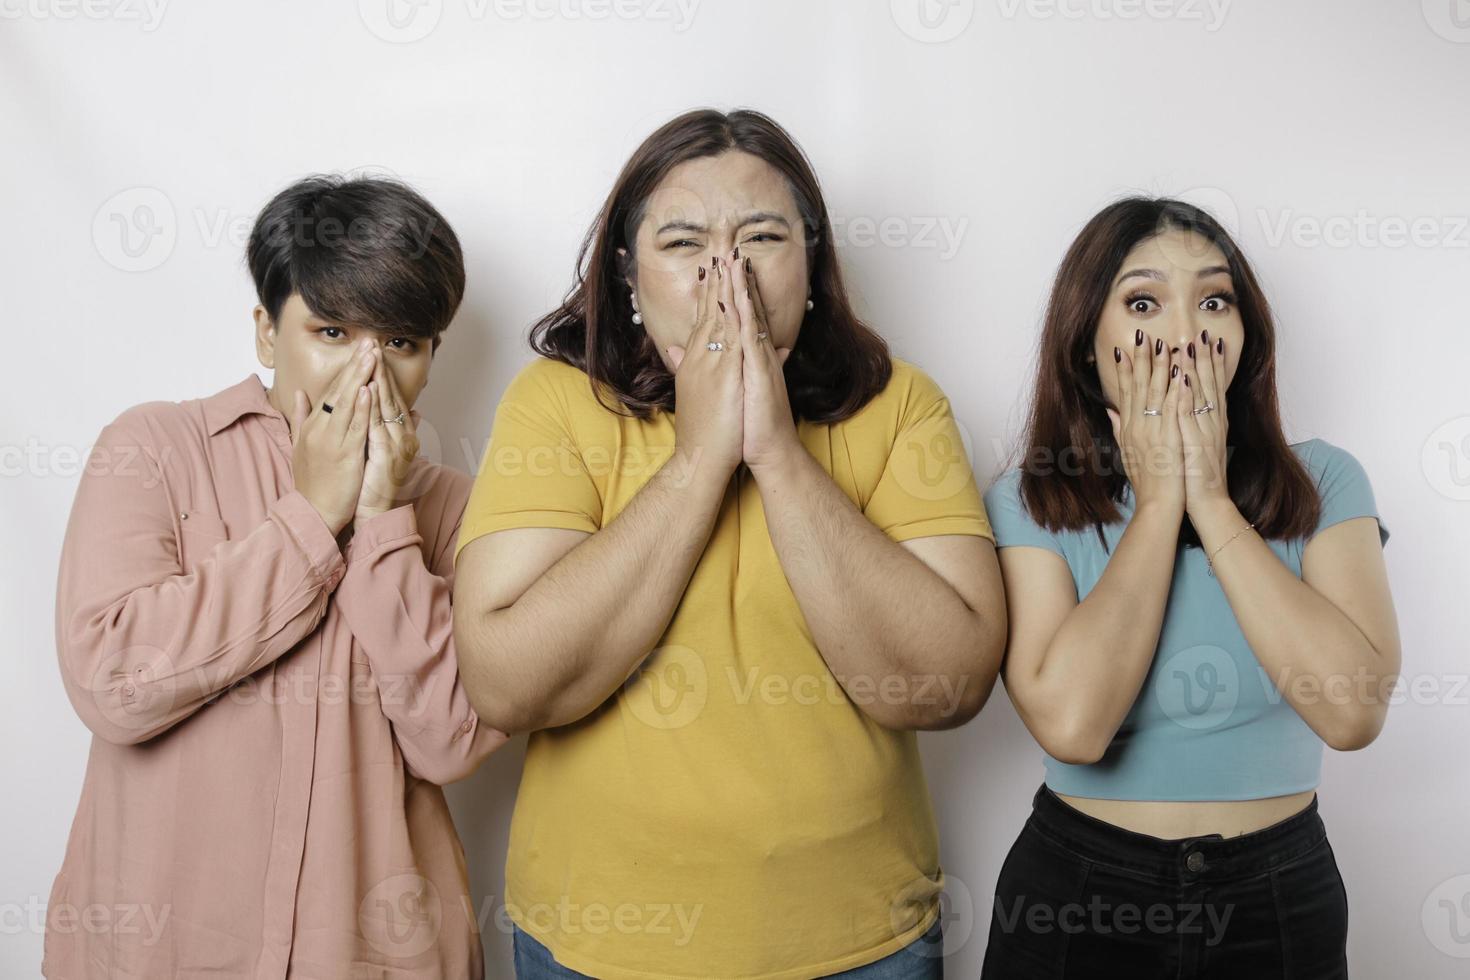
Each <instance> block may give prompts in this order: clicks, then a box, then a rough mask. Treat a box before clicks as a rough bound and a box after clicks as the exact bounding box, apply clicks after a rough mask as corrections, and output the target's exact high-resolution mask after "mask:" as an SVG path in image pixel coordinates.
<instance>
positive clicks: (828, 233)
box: [530, 109, 893, 422]
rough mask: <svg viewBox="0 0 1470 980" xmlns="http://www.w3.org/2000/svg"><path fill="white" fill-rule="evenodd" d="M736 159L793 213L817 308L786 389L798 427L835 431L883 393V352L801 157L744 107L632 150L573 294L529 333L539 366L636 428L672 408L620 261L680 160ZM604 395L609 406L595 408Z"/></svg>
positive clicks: (685, 118)
mask: <svg viewBox="0 0 1470 980" xmlns="http://www.w3.org/2000/svg"><path fill="white" fill-rule="evenodd" d="M727 150H740V151H742V152H745V153H749V154H751V155H752V156H756V157H759V158H760V159H762V160H764V161H765V162H766V163H768V164H770V165H771V166H773V167H775V168H776V169H777V170H778V171H780V172H781V173H782V174H783V175H784V176H785V178H786V180H787V182H788V184H789V186H790V188H791V193H792V196H793V197H794V198H795V199H796V205H797V208H798V210H799V211H800V212H801V218H802V223H803V224H804V225H805V231H806V242H807V259H808V261H807V268H808V270H809V274H810V276H811V293H812V300H813V301H814V308H813V309H812V310H811V311H810V312H808V313H807V315H806V319H805V320H803V321H802V326H801V331H800V333H799V334H798V336H797V340H796V346H795V347H794V348H792V351H791V354H790V355H789V356H788V357H787V358H786V365H785V374H786V387H787V392H788V395H789V398H790V401H791V411H792V414H793V415H794V416H795V418H796V419H798V420H801V419H806V420H808V421H811V422H838V421H841V420H843V419H845V418H847V417H849V416H851V415H852V414H853V413H855V412H856V411H857V410H858V409H860V408H862V407H863V405H865V404H867V402H868V401H869V400H870V399H871V398H872V397H873V396H874V395H876V394H878V392H880V391H882V390H883V388H884V387H885V386H887V384H888V380H889V377H890V376H891V374H892V371H893V365H892V362H891V361H890V359H889V353H888V345H887V344H886V343H885V342H884V341H883V339H882V338H881V337H879V336H878V335H877V334H876V333H874V332H873V331H872V330H871V329H869V328H868V327H867V326H865V325H864V324H863V323H862V322H861V321H860V320H859V319H858V318H857V316H856V314H854V313H853V311H852V306H851V304H849V302H848V299H847V290H846V288H845V287H844V286H843V284H842V271H841V269H840V268H839V267H838V264H837V251H836V249H835V248H834V246H833V241H832V238H833V235H832V223H831V220H830V218H829V217H828V215H827V205H826V202H825V201H824V200H823V199H822V192H821V188H820V186H819V185H818V183H817V177H816V174H815V173H813V171H812V167H811V164H810V163H809V162H808V161H807V158H806V156H805V154H803V153H802V151H801V148H800V147H798V146H797V145H796V142H795V141H794V140H793V139H792V138H791V136H790V135H789V134H788V133H787V132H786V131H785V130H784V129H782V128H781V127H780V126H779V125H778V124H777V123H776V122H775V120H773V119H771V118H770V117H768V116H766V115H763V114H762V113H759V112H755V111H753V110H749V109H741V110H738V111H735V112H730V113H723V112H718V111H716V110H713V109H697V110H694V111H692V112H686V113H684V114H683V115H681V116H679V117H677V118H675V119H672V120H670V121H669V122H667V123H665V124H664V125H663V126H661V127H659V129H658V130H657V131H655V132H654V133H653V135H651V136H649V137H648V138H647V139H646V140H644V141H643V143H642V145H640V146H639V147H638V149H636V150H635V151H633V155H632V157H631V158H629V160H628V162H627V163H626V164H624V165H623V170H622V172H621V173H620V174H618V178H617V180H616V181H615V182H614V184H613V189H612V192H611V193H610V194H609V195H608V197H607V201H606V202H605V203H604V204H603V206H602V210H601V211H600V212H599V214H598V215H597V218H596V220H595V221H593V223H592V227H591V228H590V229H589V230H588V232H587V236H586V238H585V239H584V240H583V242H582V249H581V252H580V254H579V255H578V257H577V269H576V274H575V277H574V279H573V282H572V288H571V289H570V291H568V293H567V296H566V299H565V300H564V301H563V302H562V304H561V306H560V307H558V308H557V309H555V310H553V311H552V312H550V313H548V314H546V315H545V316H544V317H542V318H541V319H540V320H539V321H537V323H536V324H535V326H533V327H532V328H531V335H530V343H531V347H532V349H533V350H535V351H536V352H537V353H538V354H540V355H542V356H543V357H550V358H555V359H556V360H559V361H564V362H565V363H567V364H570V365H572V366H573V367H577V368H580V369H581V370H582V371H584V372H586V374H587V376H588V378H589V379H591V381H592V386H593V391H594V393H596V395H597V397H598V399H599V401H602V403H603V404H604V405H606V406H607V407H608V408H609V409H611V410H613V411H621V412H623V413H625V414H631V415H634V416H636V417H638V418H641V419H648V418H651V417H652V416H653V414H654V412H655V411H657V410H660V409H662V410H664V411H672V410H673V408H674V376H673V375H672V374H670V373H669V371H668V369H667V368H666V367H665V366H664V363H663V361H662V360H661V359H660V358H659V355H658V351H657V349H656V348H655V345H654V342H653V339H652V338H651V337H649V335H648V334H647V333H646V332H645V331H644V329H643V328H642V327H640V326H638V325H636V324H634V323H633V322H632V320H631V315H632V312H633V311H632V308H631V307H630V305H629V303H628V294H627V290H628V287H629V285H630V281H629V278H628V272H629V270H628V269H627V268H626V267H625V266H624V264H623V262H621V261H620V259H619V250H620V249H623V250H626V255H627V257H628V261H633V260H635V259H636V255H635V252H634V244H635V239H636V237H637V228H638V225H639V223H640V222H641V221H642V219H643V213H644V208H645V206H646V204H647V201H648V198H649V196H650V195H651V194H652V193H653V191H654V189H655V188H657V187H658V185H659V183H660V181H662V180H663V178H664V177H665V176H666V175H667V174H668V173H669V171H671V170H672V169H673V168H674V167H676V166H678V165H679V164H681V163H684V162H685V161H688V160H694V159H698V158H700V157H709V156H717V155H719V154H721V153H724V152H726V151H727ZM599 386H605V387H606V388H607V389H608V391H609V392H610V393H611V395H612V397H613V398H614V399H615V400H616V401H617V402H618V405H617V406H614V405H609V404H608V403H607V402H606V401H604V400H603V393H602V392H601V391H599V390H598V388H599Z"/></svg>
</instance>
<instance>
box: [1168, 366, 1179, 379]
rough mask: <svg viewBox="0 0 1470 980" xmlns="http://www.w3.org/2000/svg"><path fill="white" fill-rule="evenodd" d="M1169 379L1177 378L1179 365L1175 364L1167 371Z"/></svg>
mask: <svg viewBox="0 0 1470 980" xmlns="http://www.w3.org/2000/svg"><path fill="white" fill-rule="evenodd" d="M1169 377H1171V378H1177V377H1179V365H1177V364H1176V365H1174V366H1173V367H1171V368H1170V369H1169Z"/></svg>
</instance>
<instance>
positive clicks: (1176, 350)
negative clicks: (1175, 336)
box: [1169, 347, 1179, 354]
mask: <svg viewBox="0 0 1470 980" xmlns="http://www.w3.org/2000/svg"><path fill="white" fill-rule="evenodd" d="M1169 353H1170V354H1177V353H1179V348H1178V347H1174V348H1171V349H1170V351H1169Z"/></svg>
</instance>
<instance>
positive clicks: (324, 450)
mask: <svg viewBox="0 0 1470 980" xmlns="http://www.w3.org/2000/svg"><path fill="white" fill-rule="evenodd" d="M372 373H373V351H372V341H371V340H364V341H363V342H362V344H360V345H359V346H358V349H357V351H356V352H354V354H353V357H352V358H351V360H349V361H348V362H347V363H346V364H344V365H343V366H342V369H341V370H340V371H338V372H337V377H336V378H335V379H334V380H333V381H332V385H331V387H330V388H329V389H327V394H326V396H325V397H324V398H323V404H326V405H331V406H332V411H330V412H327V411H325V410H323V408H322V406H321V405H315V406H313V405H312V404H311V402H310V400H309V399H308V398H307V397H306V393H305V392H303V391H301V390H300V389H297V391H296V395H295V404H294V405H293V406H292V408H293V410H292V413H291V417H292V422H291V444H292V450H291V475H292V477H293V480H294V482H295V485H296V489H297V490H300V491H301V494H302V496H304V497H305V498H306V499H307V500H309V501H310V502H311V505H312V506H313V507H315V508H316V511H317V513H318V514H320V515H321V516H322V520H324V521H326V523H327V526H328V527H330V528H331V529H332V534H334V535H336V534H340V533H341V531H342V529H343V528H344V527H346V526H347V525H348V524H349V523H351V522H352V515H353V514H354V513H355V512H356V510H357V498H358V496H359V495H360V494H361V492H362V474H363V470H364V468H365V466H366V464H367V431H368V425H370V424H371V415H372V409H373V405H374V402H373V400H372V399H371V398H370V397H369V392H368V389H367V381H368V378H369V377H370V376H371V375H372Z"/></svg>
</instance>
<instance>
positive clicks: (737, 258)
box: [735, 245, 740, 262]
mask: <svg viewBox="0 0 1470 980" xmlns="http://www.w3.org/2000/svg"><path fill="white" fill-rule="evenodd" d="M735 261H736V262H739V261H740V246H739V245H736V246H735Z"/></svg>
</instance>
